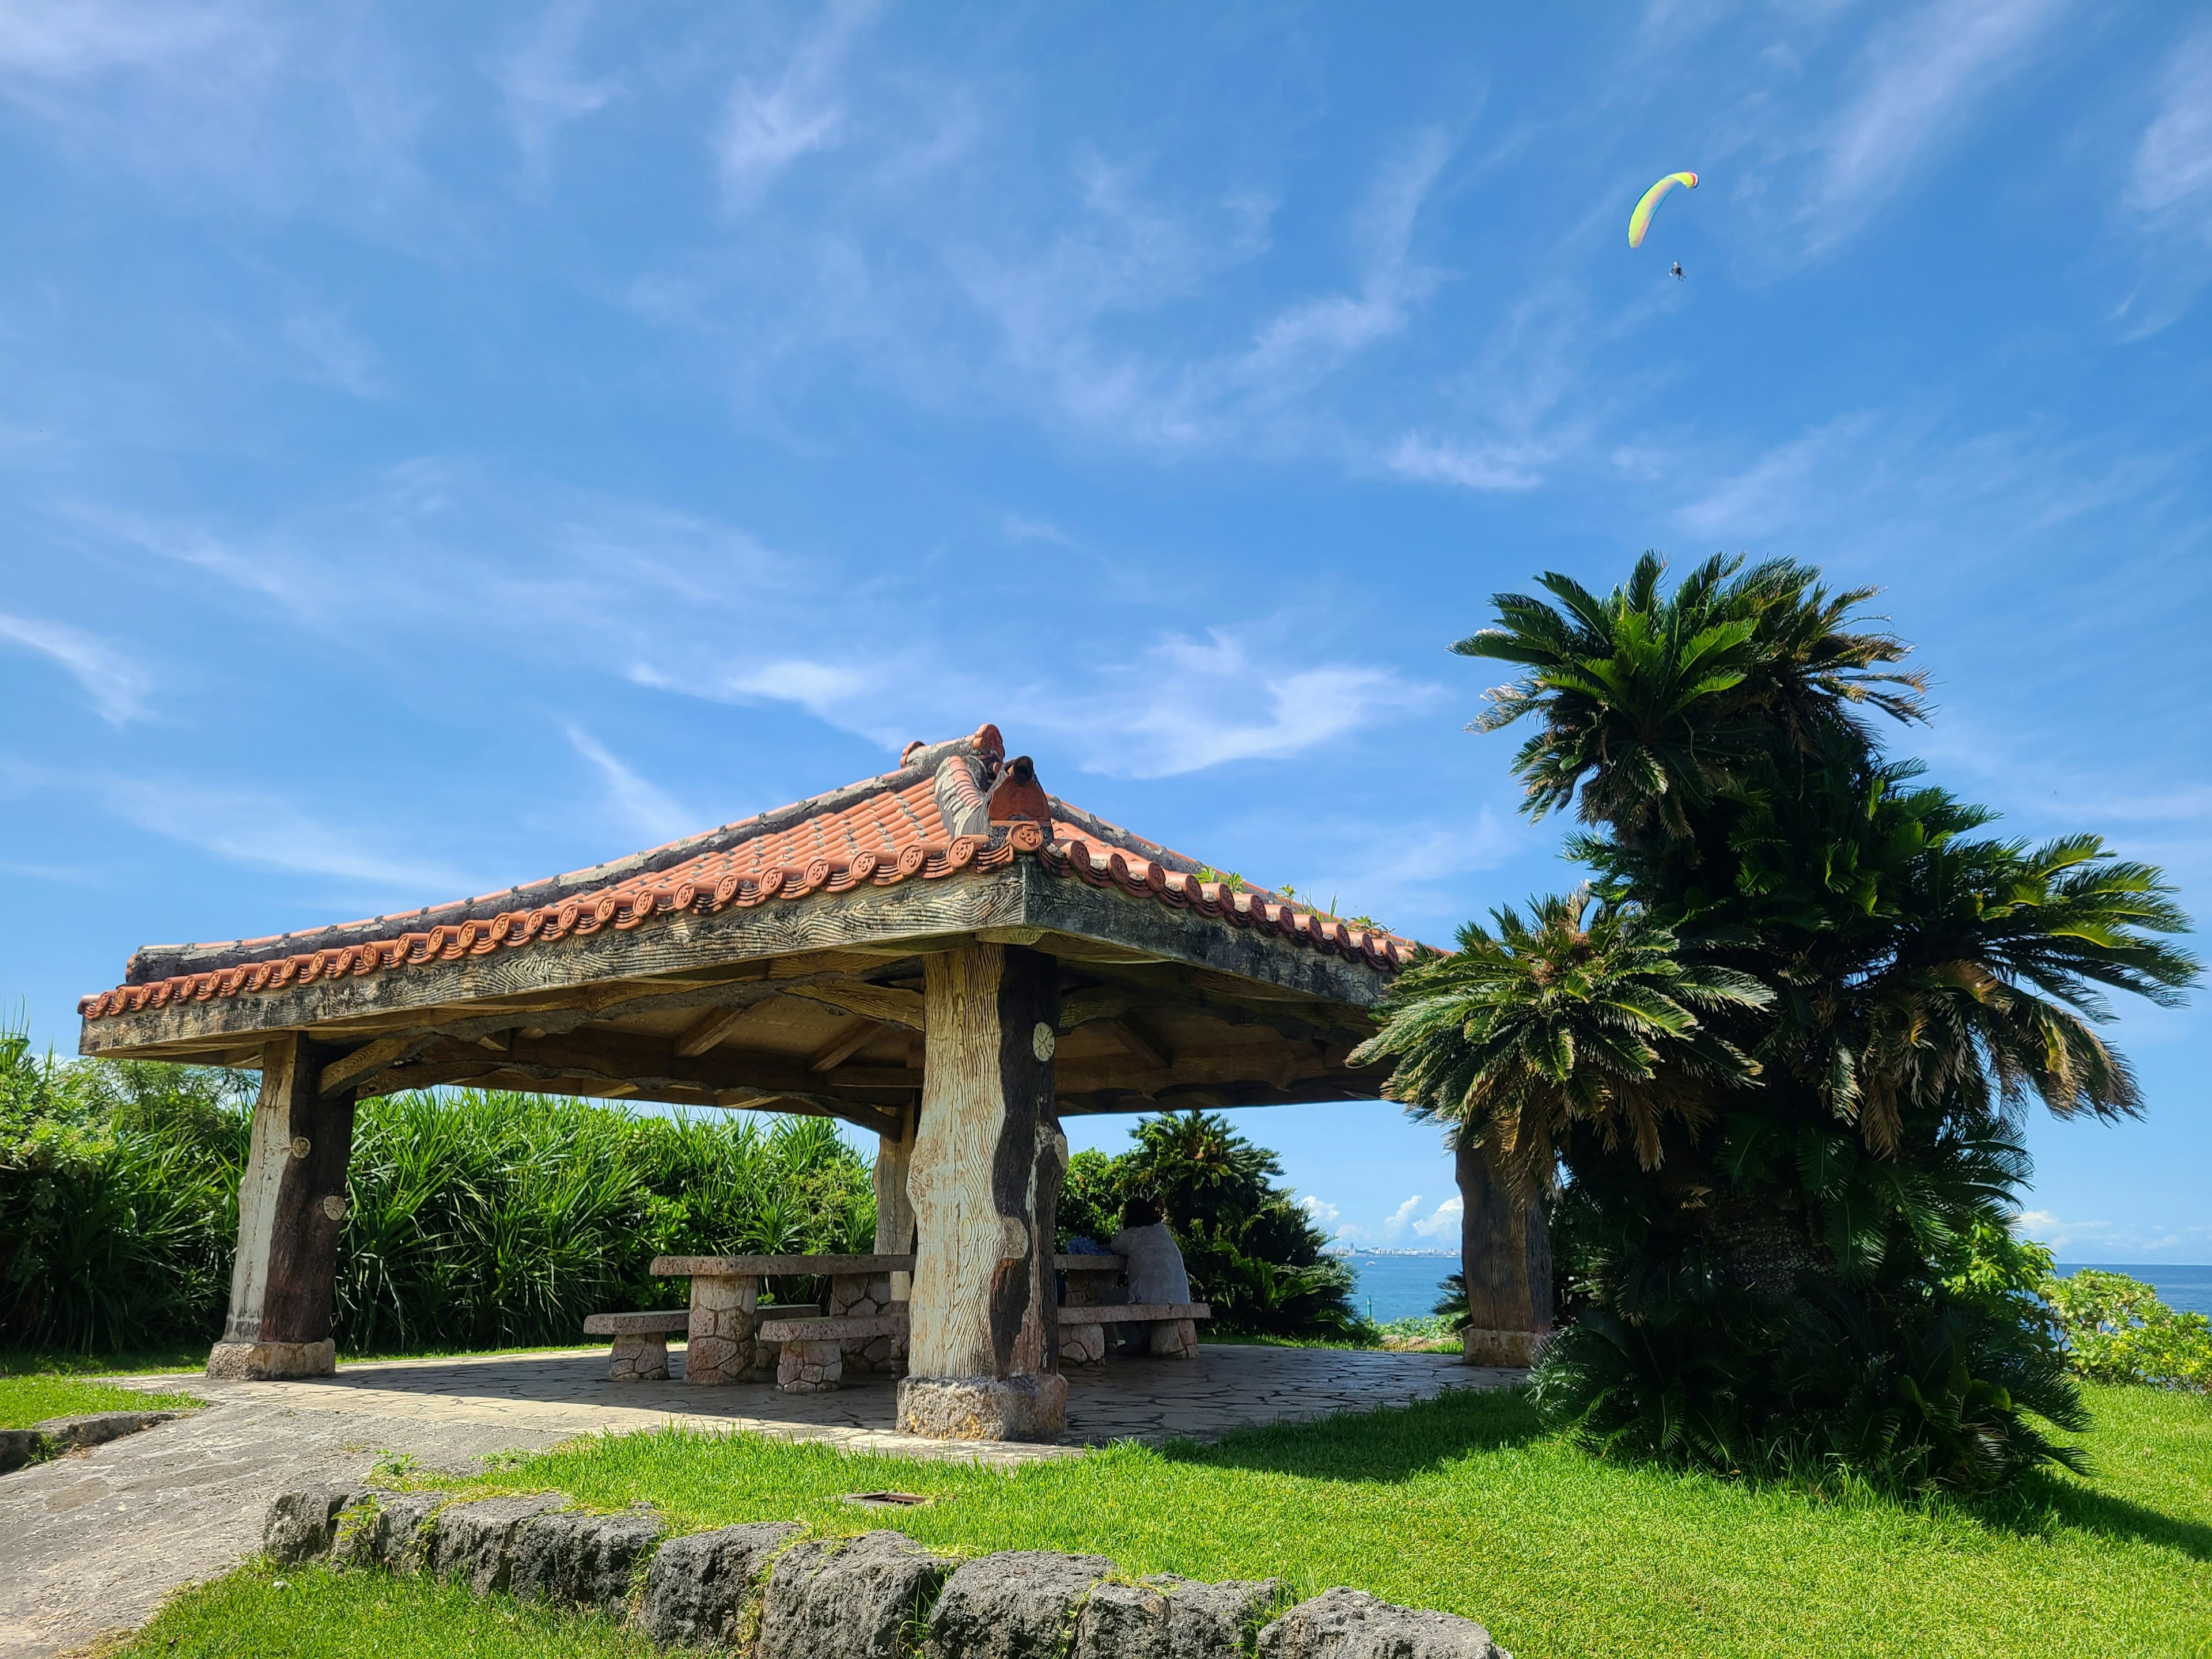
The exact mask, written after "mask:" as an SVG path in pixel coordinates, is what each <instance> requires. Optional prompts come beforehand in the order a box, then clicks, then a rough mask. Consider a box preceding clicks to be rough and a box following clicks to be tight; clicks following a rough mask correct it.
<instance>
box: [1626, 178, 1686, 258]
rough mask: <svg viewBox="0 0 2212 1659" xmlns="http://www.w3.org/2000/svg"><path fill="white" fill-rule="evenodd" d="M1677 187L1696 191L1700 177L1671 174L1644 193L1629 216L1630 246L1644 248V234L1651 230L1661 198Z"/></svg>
mask: <svg viewBox="0 0 2212 1659" xmlns="http://www.w3.org/2000/svg"><path fill="white" fill-rule="evenodd" d="M1675 185H1681V186H1682V188H1683V189H1685V190H1695V189H1696V188H1697V187H1698V175H1697V174H1696V173H1668V175H1667V176H1666V177H1665V178H1664V179H1661V180H1660V181H1659V182H1658V183H1657V184H1656V185H1652V186H1651V188H1650V189H1649V190H1647V191H1644V199H1643V200H1642V201H1640V202H1638V203H1637V204H1636V211H1635V212H1633V213H1632V214H1630V215H1629V216H1628V245H1629V246H1631V247H1642V246H1644V232H1645V231H1647V230H1649V229H1650V228H1651V215H1652V213H1653V211H1654V210H1656V209H1657V207H1658V205H1659V198H1660V197H1662V196H1664V195H1665V194H1666V193H1667V192H1668V191H1670V190H1672V189H1674V186H1675Z"/></svg>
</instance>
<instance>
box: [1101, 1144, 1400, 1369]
mask: <svg viewBox="0 0 2212 1659" xmlns="http://www.w3.org/2000/svg"><path fill="white" fill-rule="evenodd" d="M1130 1137H1131V1139H1133V1140H1134V1141H1135V1142H1136V1143H1137V1144H1136V1145H1135V1146H1133V1148H1131V1149H1130V1150H1129V1151H1128V1152H1124V1153H1122V1154H1121V1156H1120V1157H1119V1158H1109V1157H1108V1156H1107V1155H1106V1154H1105V1153H1103V1152H1078V1153H1076V1154H1075V1156H1074V1157H1073V1158H1070V1159H1069V1160H1068V1170H1067V1180H1066V1184H1065V1185H1064V1186H1063V1187H1062V1188H1061V1190H1060V1216H1059V1220H1060V1238H1061V1239H1062V1241H1063V1242H1064V1241H1065V1240H1066V1239H1068V1238H1070V1237H1077V1236H1080V1237H1088V1238H1093V1239H1096V1240H1097V1241H1098V1242H1099V1243H1105V1242H1106V1241H1107V1240H1108V1239H1110V1238H1111V1237H1113V1236H1114V1235H1115V1233H1116V1232H1117V1231H1120V1229H1121V1206H1122V1205H1123V1203H1125V1202H1126V1201H1127V1200H1128V1199H1129V1198H1131V1197H1133V1196H1136V1195H1139V1194H1142V1195H1143V1196H1145V1197H1146V1198H1149V1199H1151V1200H1152V1201H1153V1202H1154V1203H1155V1204H1157V1205H1158V1206H1159V1208H1160V1212H1161V1213H1162V1214H1163V1215H1164V1216H1165V1217H1166V1218H1167V1221H1168V1225H1170V1228H1172V1229H1173V1231H1174V1232H1175V1236H1176V1241H1177V1242H1178V1243H1180V1244H1181V1245H1182V1254H1183V1264H1184V1266H1185V1267H1188V1269H1189V1271H1190V1284H1191V1294H1192V1295H1193V1296H1194V1297H1197V1298H1198V1299H1199V1300H1200V1301H1201V1302H1204V1303H1206V1304H1209V1305H1210V1306H1211V1307H1212V1310H1213V1323H1214V1328H1215V1329H1217V1330H1220V1331H1224V1332H1230V1333H1237V1334H1245V1335H1252V1336H1287V1337H1365V1336H1368V1335H1370V1334H1372V1327H1370V1326H1369V1325H1368V1324H1367V1323H1366V1322H1365V1321H1364V1320H1362V1319H1361V1318H1360V1317H1359V1316H1358V1314H1357V1313H1355V1312H1354V1311H1353V1310H1352V1284H1353V1274H1352V1268H1351V1267H1350V1266H1349V1265H1348V1264H1346V1263H1345V1262H1343V1261H1339V1260H1338V1259H1337V1258H1336V1257H1334V1256H1333V1255H1329V1254H1328V1236H1327V1235H1326V1234H1324V1233H1323V1232H1322V1231H1321V1229H1319V1228H1318V1227H1316V1226H1315V1225H1314V1224H1313V1221H1312V1219H1311V1218H1310V1217H1309V1216H1308V1215H1307V1214H1306V1212H1304V1210H1302V1209H1300V1208H1299V1207H1298V1204H1297V1196H1296V1194H1293V1193H1292V1192H1291V1190H1290V1188H1286V1187H1283V1186H1279V1185H1278V1184H1277V1177H1279V1176H1281V1174H1282V1172H1283V1166H1282V1162H1281V1160H1280V1159H1279V1158H1277V1157H1276V1156H1275V1154H1274V1153H1273V1152H1269V1151H1268V1150H1267V1148H1266V1147H1264V1146H1254V1145H1253V1144H1252V1142H1251V1141H1249V1140H1248V1139H1245V1138H1244V1137H1243V1135H1241V1134H1239V1133H1237V1131H1236V1130H1235V1129H1233V1128H1231V1127H1230V1124H1229V1120H1228V1119H1226V1118H1225V1117H1223V1116H1221V1115H1219V1114H1218V1113H1213V1112H1197V1111H1193V1112H1163V1113H1161V1114H1160V1115H1158V1116H1156V1117H1149V1118H1146V1119H1145V1120H1144V1121H1142V1122H1140V1123H1139V1124H1138V1125H1137V1126H1136V1127H1134V1128H1133V1129H1132V1130H1131V1131H1130Z"/></svg>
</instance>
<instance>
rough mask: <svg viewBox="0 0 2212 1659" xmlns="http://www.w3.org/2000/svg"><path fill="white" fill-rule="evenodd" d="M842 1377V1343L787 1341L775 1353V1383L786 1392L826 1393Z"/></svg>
mask: <svg viewBox="0 0 2212 1659" xmlns="http://www.w3.org/2000/svg"><path fill="white" fill-rule="evenodd" d="M844 1378H845V1347H844V1344H842V1342H839V1341H838V1340H836V1338H834V1337H833V1338H831V1339H830V1340H829V1341H827V1342H787V1343H785V1344H783V1346H782V1347H781V1351H780V1352H778V1353H777V1354H776V1357H775V1386H776V1387H777V1388H779V1389H782V1390H783V1391H784V1392H785V1393H786V1394H828V1393H829V1392H831V1391H832V1390H833V1389H836V1388H837V1387H838V1386H839V1385H840V1384H841V1383H843V1381H844Z"/></svg>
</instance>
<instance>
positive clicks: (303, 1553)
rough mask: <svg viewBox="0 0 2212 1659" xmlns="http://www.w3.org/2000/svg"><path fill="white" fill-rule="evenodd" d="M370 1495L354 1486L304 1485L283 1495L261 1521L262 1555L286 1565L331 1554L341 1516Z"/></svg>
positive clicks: (275, 1501)
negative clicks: (351, 1506) (347, 1509)
mask: <svg viewBox="0 0 2212 1659" xmlns="http://www.w3.org/2000/svg"><path fill="white" fill-rule="evenodd" d="M367 1497H368V1493H367V1492H362V1491H360V1490H358V1489H356V1488H355V1487H352V1486H300V1487H296V1488H295V1489H294V1490H293V1491H290V1492H279V1493H278V1494H277V1495H276V1498H275V1499H274V1500H273V1501H272V1502H271V1503H270V1505H269V1513H268V1515H267V1516H264V1518H263V1520H262V1522H261V1553H263V1554H264V1555H266V1556H267V1557H268V1558H269V1559H270V1560H271V1561H277V1562H282V1563H283V1565H286V1566H289V1565H292V1564H293V1563H295V1562H298V1561H307V1560H312V1559H313V1558H315V1557H317V1556H320V1555H328V1554H329V1553H331V1545H332V1544H334V1543H336V1542H337V1534H338V1516H339V1513H340V1512H341V1511H342V1510H344V1508H345V1507H346V1505H347V1504H358V1503H360V1502H361V1501H362V1499H363V1498H367Z"/></svg>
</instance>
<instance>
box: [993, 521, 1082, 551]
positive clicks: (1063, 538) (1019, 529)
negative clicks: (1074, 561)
mask: <svg viewBox="0 0 2212 1659" xmlns="http://www.w3.org/2000/svg"><path fill="white" fill-rule="evenodd" d="M999 530H1000V533H1001V534H1002V535H1004V536H1005V537H1006V539H1007V540H1008V541H1010V542H1050V543H1051V544H1053V545H1054V547H1073V546H1074V545H1075V538H1073V536H1071V535H1069V534H1068V533H1067V532H1066V531H1065V530H1062V529H1061V528H1060V526H1058V525H1056V524H1053V523H1050V522H1049V521H1048V520H1043V519H1032V518H1030V517H1028V516H1027V515H1026V514H1024V513H1007V514H1006V517H1005V518H1003V519H1001V520H1000V521H999Z"/></svg>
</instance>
